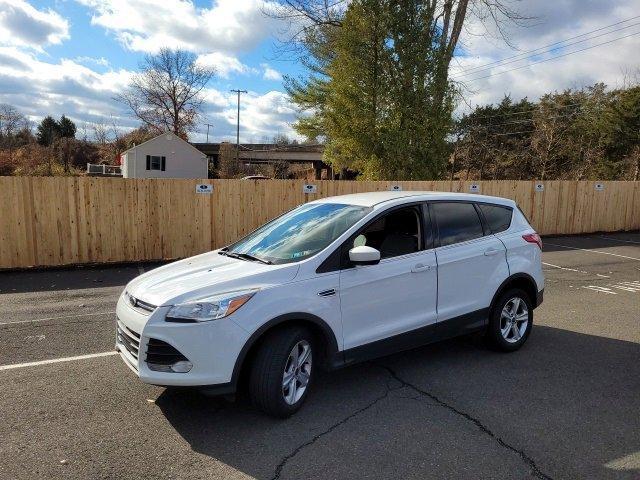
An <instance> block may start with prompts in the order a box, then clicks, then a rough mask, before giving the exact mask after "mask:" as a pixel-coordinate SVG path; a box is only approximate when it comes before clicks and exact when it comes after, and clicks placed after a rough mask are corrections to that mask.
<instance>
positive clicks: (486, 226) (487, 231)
mask: <svg viewBox="0 0 640 480" xmlns="http://www.w3.org/2000/svg"><path fill="white" fill-rule="evenodd" d="M473 208H475V209H476V213H477V214H478V218H479V219H480V225H482V236H483V237H486V236H487V235H491V233H492V232H491V229H490V228H489V224H488V223H487V219H486V218H485V216H484V213H483V212H482V209H481V208H480V205H478V203H477V202H473Z"/></svg>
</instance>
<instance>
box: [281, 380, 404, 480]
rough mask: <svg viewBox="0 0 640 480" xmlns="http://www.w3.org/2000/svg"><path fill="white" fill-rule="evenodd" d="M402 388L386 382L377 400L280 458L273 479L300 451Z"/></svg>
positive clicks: (402, 386)
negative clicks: (384, 388)
mask: <svg viewBox="0 0 640 480" xmlns="http://www.w3.org/2000/svg"><path fill="white" fill-rule="evenodd" d="M401 388H404V385H400V386H399V387H395V388H391V387H389V384H388V383H387V384H386V391H385V392H384V394H382V395H380V396H379V397H377V398H376V399H375V400H373V401H372V402H370V403H369V404H367V405H365V406H364V407H362V408H360V409H358V410H356V411H355V412H353V413H351V414H349V415H347V416H346V417H344V418H343V419H342V420H340V421H338V422H336V423H334V424H333V425H331V426H330V427H329V428H327V429H326V430H324V431H322V432H320V433H318V434H317V435H315V436H314V437H313V438H311V439H310V440H307V441H306V442H304V443H302V444H301V445H299V446H297V447H296V448H295V449H294V450H293V451H292V452H291V453H289V454H288V455H286V456H285V457H283V458H282V460H280V463H278V465H276V469H275V473H274V475H273V477H271V480H277V479H279V478H280V475H282V470H283V469H284V467H285V466H286V465H287V462H289V460H291V459H292V458H293V457H295V456H296V455H297V454H298V453H300V452H301V451H302V450H304V449H305V448H306V447H308V446H310V445H313V444H314V443H315V442H317V441H318V440H319V439H320V438H322V437H323V436H325V435H327V434H329V433H331V432H333V431H334V430H335V429H336V428H338V427H340V426H341V425H344V424H345V423H347V422H348V421H349V420H351V419H352V418H354V417H357V416H358V415H360V414H361V413H363V412H365V411H367V410H369V409H370V408H372V407H373V406H375V405H376V404H377V403H378V402H381V401H382V400H384V399H385V398H387V397H388V396H389V394H390V393H391V392H393V391H394V390H399V389H401Z"/></svg>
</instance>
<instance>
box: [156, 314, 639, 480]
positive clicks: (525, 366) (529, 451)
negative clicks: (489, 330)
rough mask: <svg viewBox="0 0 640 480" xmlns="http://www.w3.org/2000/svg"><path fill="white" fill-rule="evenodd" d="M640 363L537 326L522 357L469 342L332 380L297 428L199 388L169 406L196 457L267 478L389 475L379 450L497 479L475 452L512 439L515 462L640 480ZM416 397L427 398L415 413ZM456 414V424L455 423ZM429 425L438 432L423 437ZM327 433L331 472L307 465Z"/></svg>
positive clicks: (166, 401) (400, 462)
mask: <svg viewBox="0 0 640 480" xmlns="http://www.w3.org/2000/svg"><path fill="white" fill-rule="evenodd" d="M638 360H640V345H638V344H637V343H633V342H626V341H621V340H616V339H610V338H604V337H598V336H593V335H585V334H581V333H575V332H572V331H567V330H561V329H557V328H551V327H545V326H536V328H535V329H534V331H533V334H532V337H531V338H530V340H529V342H528V343H527V344H526V345H525V346H524V347H523V348H522V349H521V350H519V351H518V352H515V353H512V354H501V353H496V352H492V351H489V350H486V349H485V348H484V346H483V345H481V342H479V340H478V339H477V338H470V337H466V338H461V339H456V340H452V341H448V342H443V343H440V344H436V345H432V346H427V347H423V348H419V349H416V350H412V351H409V352H404V353H400V354H396V355H392V356H389V357H385V358H382V359H379V360H376V361H375V362H372V363H367V364H362V365H357V366H353V367H350V368H346V369H343V370H339V371H336V372H332V373H326V374H324V373H323V374H321V375H319V378H317V379H316V384H315V389H314V390H313V391H312V392H311V393H310V395H309V398H308V401H307V403H306V404H305V406H304V407H303V409H302V410H301V411H299V412H298V413H297V414H296V415H295V416H293V417H291V418H289V419H287V420H277V419H273V418H269V417H267V416H264V415H261V414H260V413H258V412H256V411H255V410H254V409H253V408H252V407H251V405H250V404H249V403H248V402H247V401H245V400H241V401H239V402H238V403H227V402H225V401H223V400H221V399H211V398H208V397H205V396H203V395H201V394H199V393H197V392H194V391H172V390H166V391H164V392H163V393H162V394H161V395H160V396H159V397H158V399H157V400H156V404H157V405H158V406H159V407H160V409H161V410H162V412H163V413H164V415H165V417H166V419H167V420H168V421H169V422H170V424H171V425H172V426H173V427H174V428H175V429H176V431H177V432H178V433H179V434H180V435H181V436H182V437H183V438H184V439H185V440H186V441H187V442H188V443H189V444H190V446H191V448H192V449H193V450H194V451H196V452H198V453H201V454H203V455H207V456H209V457H211V458H212V459H215V460H217V461H220V462H223V463H224V464H226V465H228V466H230V467H232V468H234V469H236V470H239V471H241V472H243V473H245V474H247V475H250V476H251V477H254V478H259V479H262V478H265V479H266V478H274V477H277V476H279V475H280V474H281V473H282V471H283V468H285V467H286V468H294V467H295V469H297V470H296V471H297V472H298V473H297V475H293V477H297V478H340V477H341V476H343V474H342V473H336V472H342V470H341V469H344V468H346V467H344V465H343V464H344V463H348V464H349V467H348V468H349V472H350V473H349V477H350V478H365V477H372V476H373V477H374V478H383V477H385V476H388V475H385V474H382V473H381V471H380V470H377V471H376V470H375V469H374V470H372V468H373V467H372V465H376V464H377V463H376V462H377V459H372V457H371V451H375V449H376V448H382V449H383V450H382V451H383V452H384V453H383V454H381V455H380V456H381V457H383V459H384V462H386V463H390V464H391V466H392V467H393V469H394V471H395V473H396V474H397V477H396V478H399V477H407V476H415V471H413V473H412V472H410V471H404V470H403V469H406V468H409V467H411V468H413V467H412V465H414V464H420V465H430V464H431V465H436V464H437V465H438V468H440V469H441V471H444V472H454V471H460V470H457V469H459V468H461V467H460V465H465V464H467V465H466V466H465V468H469V469H471V470H470V471H473V472H477V473H478V477H476V478H480V477H482V478H488V477H492V476H495V475H494V474H495V472H492V471H482V470H481V469H482V468H485V469H489V470H491V468H493V467H491V466H486V465H485V463H486V462H485V460H486V458H482V457H479V455H481V453H477V452H476V451H475V445H479V444H480V443H482V442H489V443H492V444H493V445H494V446H495V448H496V449H502V448H503V447H505V446H507V445H508V447H509V449H511V450H512V451H511V452H509V451H508V449H506V450H504V454H505V456H506V455H508V454H510V453H513V452H519V453H520V452H521V453H522V458H523V459H524V458H526V459H531V461H532V462H535V464H536V465H537V467H536V468H538V469H539V470H540V471H542V472H544V473H545V474H546V475H549V476H550V477H554V478H555V477H556V476H557V477H565V478H608V477H611V478H629V479H633V478H635V479H637V478H638V475H639V474H640V466H639V465H638V461H635V464H634V463H633V461H631V462H629V461H625V459H628V458H632V459H635V458H636V456H637V455H638V453H637V452H638V451H639V450H640V415H638V412H640V362H639V361H638ZM394 376H395V378H394ZM398 379H399V380H400V381H398ZM390 392H391V393H390ZM414 397H415V398H414ZM407 398H412V399H415V400H419V401H421V402H423V403H420V405H419V407H413V405H414V404H415V402H414V403H413V404H411V405H410V404H408V403H407V401H406V399H407ZM383 402H384V403H383ZM373 405H375V406H376V407H375V408H376V410H375V412H374V411H373V410H372V411H371V413H370V414H367V413H368V412H366V410H367V409H368V408H371V407H372V406H373ZM416 409H417V410H416ZM443 411H444V412H445V413H446V414H447V415H449V417H446V419H448V420H446V422H454V421H455V422H456V423H446V422H445V420H442V419H441V418H440V416H441V415H444V414H443V413H442V412H443ZM450 417H452V418H453V420H451V419H450ZM443 418H444V417H443ZM429 422H431V423H429ZM347 423H348V424H349V425H350V428H343V429H339V427H340V426H343V425H346V424H347ZM416 424H417V425H424V426H423V427H420V428H419V429H418V430H417V432H416V431H415V427H416ZM422 428H423V429H422ZM456 429H458V430H460V431H459V433H456ZM483 429H484V430H483ZM410 430H411V431H413V433H412V435H411V438H410V442H411V444H410V445H409V444H406V442H408V441H409V440H406V441H405V440H404V438H405V437H406V438H407V439H408V438H409V437H408V435H409V434H408V433H407V432H408V431H410ZM324 435H332V437H330V438H331V440H330V441H327V442H325V443H322V444H321V446H320V445H318V446H317V447H314V448H317V450H314V451H313V453H314V455H313V457H311V460H308V462H312V463H317V465H315V466H314V465H313V464H307V465H306V467H305V466H303V465H301V464H295V462H293V459H295V457H296V456H297V455H301V454H303V453H304V451H305V450H306V449H308V448H311V445H312V444H313V443H315V442H316V441H319V440H320V439H321V437H323V436H324ZM448 435H452V437H451V438H460V439H461V440H460V441H461V442H470V443H469V446H465V448H464V449H463V451H464V453H463V454H460V453H458V454H452V453H451V452H450V451H454V450H455V447H456V446H455V445H454V444H453V440H451V439H450V437H449V436H448ZM456 435H459V437H456ZM474 435H477V436H478V438H475V437H474ZM437 438H439V439H444V440H442V441H441V442H436V441H435V440H434V439H437ZM442 442H444V443H442ZM447 442H449V443H447ZM363 443H364V447H363V445H362V444H363ZM367 445H370V446H371V448H367ZM505 448H506V447H505ZM416 449H417V450H416ZM416 451H417V452H418V453H416ZM479 451H480V452H481V449H480V450H479ZM305 458H307V457H305ZM636 460H637V459H636ZM517 461H520V459H519V458H518V459H517ZM292 462H293V464H292ZM341 465H342V466H341ZM483 465H484V466H483ZM451 475H453V473H452V474H451Z"/></svg>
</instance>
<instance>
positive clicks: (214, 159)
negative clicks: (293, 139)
mask: <svg viewBox="0 0 640 480" xmlns="http://www.w3.org/2000/svg"><path fill="white" fill-rule="evenodd" d="M220 145H221V144H220V143H194V144H193V146H194V147H196V148H197V149H198V150H200V151H201V152H202V153H204V154H205V155H207V157H208V158H209V161H210V162H211V164H212V165H213V167H214V169H215V168H217V167H218V165H219V160H220ZM231 146H232V147H233V149H234V151H235V145H234V144H231ZM323 152H324V145H320V144H289V145H280V144H274V143H241V144H240V151H239V154H238V157H239V160H240V162H242V163H243V164H245V165H269V164H273V163H277V162H285V163H288V164H289V165H298V166H308V167H310V168H313V177H315V178H316V179H318V180H319V179H322V178H324V179H331V178H334V173H333V170H332V169H331V167H330V166H329V165H327V164H326V163H324V162H323V161H322V153H323ZM336 173H338V172H336Z"/></svg>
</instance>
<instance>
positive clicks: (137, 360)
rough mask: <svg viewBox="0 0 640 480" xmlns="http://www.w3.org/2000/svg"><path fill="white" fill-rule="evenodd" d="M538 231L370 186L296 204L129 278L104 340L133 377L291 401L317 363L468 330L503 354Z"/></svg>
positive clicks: (494, 202)
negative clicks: (223, 243) (221, 243)
mask: <svg viewBox="0 0 640 480" xmlns="http://www.w3.org/2000/svg"><path fill="white" fill-rule="evenodd" d="M541 249H542V244H541V241H540V237H539V236H538V234H537V233H536V232H535V231H534V230H533V228H532V227H531V225H529V222H528V221H527V219H526V218H525V216H524V215H523V214H522V212H521V211H520V210H519V209H518V207H517V205H516V204H515V203H514V202H513V201H512V200H507V199H504V198H497V197H487V196H482V195H472V194H459V193H440V192H410V191H404V192H371V193H360V194H352V195H344V196H338V197H331V198H324V199H321V200H316V201H313V202H309V203H306V204H304V205H301V206H299V207H297V208H295V209H293V210H291V211H289V212H287V213H285V214H283V215H281V216H280V217H277V218H276V219H274V220H272V221H271V222H269V223H267V224H265V225H263V226H262V227H260V228H258V229H257V230H256V231H254V232H253V233H250V234H249V235H247V236H246V237H244V238H242V239H240V240H238V241H237V242H236V243H234V244H232V245H229V246H227V247H225V248H222V249H219V250H215V251H212V252H208V253H204V254H202V255H197V256H195V257H191V258H187V259H185V260H180V261H177V262H174V263H171V264H168V265H165V266H163V267H160V268H157V269H155V270H152V271H149V272H147V273H144V274H143V275H140V276H139V277H137V278H135V279H134V280H132V281H131V282H130V283H129V284H128V285H127V286H126V288H125V291H124V292H123V293H122V295H121V297H120V299H119V300H118V305H117V311H116V313H117V341H116V348H117V350H119V352H120V354H121V356H122V358H123V359H124V361H125V363H126V364H127V365H128V366H129V367H130V368H131V370H133V371H134V372H135V373H136V374H137V375H138V376H139V377H140V379H141V380H142V381H143V382H145V383H150V384H155V385H162V386H190V387H198V388H200V389H203V390H205V391H207V392H209V393H213V394H232V393H234V392H235V391H236V389H237V388H239V386H241V385H242V386H246V388H247V389H248V392H249V394H250V396H251V398H252V400H253V402H254V404H255V405H256V406H257V408H259V409H260V410H262V411H264V412H266V413H268V414H271V415H274V416H278V417H287V416H289V415H291V414H293V413H294V412H296V411H297V410H298V409H299V408H300V406H301V405H302V403H303V402H304V400H305V398H306V396H307V394H308V392H309V387H310V386H311V385H312V384H313V381H314V378H315V376H316V371H317V369H318V368H325V369H333V368H337V367H342V366H345V365H350V364H353V363H356V362H359V361H363V360H367V359H371V358H374V357H378V356H381V355H385V354H388V353H391V352H394V351H399V350H404V349H410V348H414V347H417V346H420V345H423V344H426V343H430V342H434V341H436V340H442V339H445V338H450V337H453V336H456V335H462V334H468V333H472V332H482V333H484V335H485V337H486V339H487V341H488V343H489V345H490V346H491V347H493V348H495V349H497V350H501V351H505V352H510V351H514V350H517V349H518V348H520V347H521V346H522V345H523V344H524V343H525V342H526V340H527V338H528V337H529V335H530V333H531V327H532V325H533V310H534V308H536V307H537V306H538V305H540V303H541V302H542V299H543V291H544V278H543V273H542V265H541Z"/></svg>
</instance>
